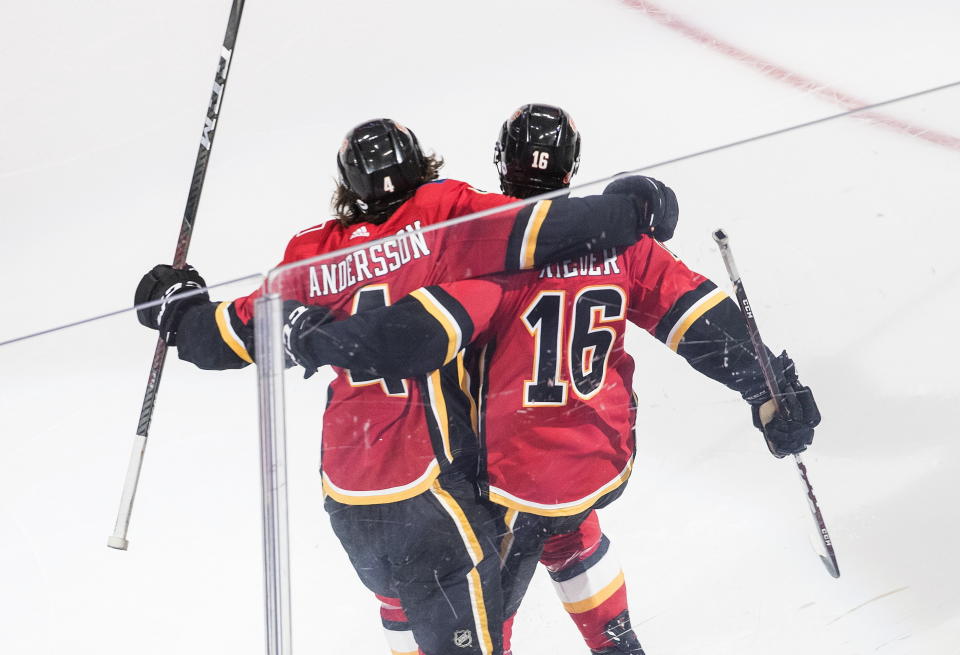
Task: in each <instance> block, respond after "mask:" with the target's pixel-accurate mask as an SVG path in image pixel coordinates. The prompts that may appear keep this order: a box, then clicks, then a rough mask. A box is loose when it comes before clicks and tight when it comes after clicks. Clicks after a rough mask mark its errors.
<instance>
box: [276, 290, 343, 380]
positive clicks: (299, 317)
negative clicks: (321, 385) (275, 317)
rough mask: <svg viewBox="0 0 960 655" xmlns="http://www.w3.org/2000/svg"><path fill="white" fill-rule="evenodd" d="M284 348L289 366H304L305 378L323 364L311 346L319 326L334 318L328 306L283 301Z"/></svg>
mask: <svg viewBox="0 0 960 655" xmlns="http://www.w3.org/2000/svg"><path fill="white" fill-rule="evenodd" d="M283 316H284V318H283V349H284V351H285V352H286V356H287V366H288V367H290V366H302V367H303V368H304V372H303V378H304V379H307V378H309V377H310V376H311V375H313V374H314V373H316V372H317V369H318V368H320V367H321V366H323V362H318V361H317V360H316V358H315V357H314V356H313V353H312V352H311V349H310V348H309V341H310V339H311V338H316V332H317V328H319V327H320V326H322V325H325V324H327V323H329V322H331V321H332V320H333V314H332V313H331V312H330V310H329V309H327V308H326V307H318V306H310V305H304V304H302V303H299V302H297V301H296V300H285V301H284V302H283Z"/></svg>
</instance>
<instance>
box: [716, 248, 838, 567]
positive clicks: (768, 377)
mask: <svg viewBox="0 0 960 655" xmlns="http://www.w3.org/2000/svg"><path fill="white" fill-rule="evenodd" d="M713 240H714V241H716V242H717V245H718V246H719V247H720V256H721V257H723V263H724V264H726V266H727V273H729V274H730V281H731V282H733V288H734V291H735V292H736V296H737V302H738V303H739V304H740V309H741V310H742V311H743V318H744V320H745V321H746V323H747V332H748V333H749V334H750V342H751V343H752V344H753V350H754V352H755V353H756V354H757V362H758V363H759V364H760V370H761V371H763V380H764V382H766V383H767V389H768V390H769V391H770V397H771V398H772V399H773V403H774V407H775V408H776V411H777V412H779V411H780V402H779V400H778V399H777V395H778V391H779V388H778V386H777V381H776V378H775V376H774V373H773V366H772V365H771V364H770V358H769V357H768V356H767V349H766V348H765V347H764V345H763V340H761V339H760V329H759V328H758V327H757V319H756V318H754V315H753V310H752V309H751V308H750V301H749V300H747V292H746V291H744V289H743V281H742V280H741V279H740V273H739V272H738V271H737V265H736V263H734V261H733V252H732V251H731V250H730V238H729V237H728V236H727V234H726V233H725V232H724V231H723V230H716V231H715V232H714V233H713ZM784 410H786V407H784ZM793 459H794V462H795V463H796V465H797V472H798V473H800V480H801V481H802V482H803V488H804V491H805V492H806V495H807V503H808V504H809V505H810V513H811V514H812V515H813V520H814V523H816V524H817V532H818V534H819V536H820V545H822V546H823V552H820V550H821V549H819V548H817V555H819V556H820V561H821V562H823V565H824V566H825V567H826V568H827V571H828V572H829V573H830V575H832V576H833V577H835V578H839V577H840V567H839V566H838V565H837V556H836V554H835V553H834V552H833V542H831V541H830V533H828V532H827V525H826V523H824V521H823V515H822V514H821V513H820V505H819V504H818V503H817V497H816V496H815V495H814V494H813V486H812V485H811V484H810V478H809V476H808V475H807V467H806V465H805V464H804V463H803V459H801V457H800V455H799V454H795V455H794V456H793Z"/></svg>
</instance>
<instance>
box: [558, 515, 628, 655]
mask: <svg viewBox="0 0 960 655" xmlns="http://www.w3.org/2000/svg"><path fill="white" fill-rule="evenodd" d="M540 562H541V563H542V564H544V565H545V566H546V567H547V569H548V570H549V572H550V577H551V578H552V579H553V586H554V589H556V591H557V595H558V596H559V597H560V600H561V602H562V603H563V606H564V609H566V610H567V612H568V613H569V614H570V618H571V619H573V622H574V623H575V624H576V625H577V629H578V630H580V634H582V635H583V640H584V641H585V642H586V644H587V646H588V647H589V648H590V649H591V650H603V649H606V648H610V647H611V646H613V645H614V644H613V642H612V641H611V639H610V636H609V634H608V633H607V627H608V624H609V623H610V622H611V621H612V620H614V619H615V618H617V617H618V616H620V615H621V614H624V615H626V614H625V613H626V612H627V590H626V585H625V584H624V579H623V570H622V569H621V568H620V563H619V562H618V561H617V558H616V557H615V556H614V554H613V553H612V552H611V546H610V540H609V539H607V537H606V536H605V535H603V534H602V533H601V532H600V524H599V521H598V520H597V515H596V512H592V513H591V514H590V515H589V516H588V517H587V520H585V521H584V522H583V523H582V524H581V526H580V529H579V530H577V531H576V532H570V533H567V534H561V535H556V536H554V537H551V538H550V539H549V540H547V542H546V544H545V546H544V550H543V555H542V556H541V558H540Z"/></svg>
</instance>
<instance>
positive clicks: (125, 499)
mask: <svg viewBox="0 0 960 655" xmlns="http://www.w3.org/2000/svg"><path fill="white" fill-rule="evenodd" d="M244 2H245V0H233V4H232V6H231V7H230V18H229V19H228V21H227V31H226V34H225V35H224V37H223V46H222V48H221V49H220V61H219V62H218V63H217V72H216V75H215V76H214V79H213V90H212V91H211V94H210V102H209V103H208V105H207V113H206V116H205V117H204V121H203V131H202V133H201V135H200V147H199V148H198V150H197V159H196V163H195V164H194V166H193V176H192V177H191V179H190V190H189V192H188V193H187V204H186V207H185V208H184V210H183V221H182V222H181V223H180V235H179V236H178V238H177V246H176V249H175V250H174V253H173V266H174V268H183V267H184V266H185V265H186V262H187V251H188V250H189V248H190V239H191V238H192V237H193V227H194V224H195V222H196V218H197V208H198V207H199V205H200V194H201V193H202V191H203V182H204V180H205V179H206V176H207V164H208V162H209V161H210V150H211V149H212V148H213V138H214V136H215V135H216V129H217V121H218V120H219V118H220V107H221V106H222V104H223V95H224V91H225V90H226V87H227V76H228V74H229V72H230V64H231V61H232V60H233V49H234V45H235V44H236V41H237V31H238V30H239V28H240V16H241V15H242V14H243V5H244ZM166 356H167V344H166V343H164V341H163V339H157V346H156V349H155V350H154V353H153V362H152V363H151V365H150V373H149V375H148V377H147V388H146V391H144V394H143V404H142V405H141V407H140V421H139V422H138V423H137V434H136V438H135V440H134V447H133V453H132V455H131V458H130V463H129V465H128V468H127V477H126V479H125V482H124V487H123V493H122V494H121V497H120V509H119V511H118V512H117V521H116V523H115V525H114V529H113V535H112V536H111V537H110V539H109V540H108V541H107V545H108V546H110V547H111V548H117V549H119V550H126V548H127V544H128V542H127V528H128V527H129V524H130V514H131V512H132V511H133V500H134V497H135V496H136V494H137V486H138V485H139V482H140V470H141V468H142V466H143V456H144V452H145V450H146V447H147V435H148V433H149V432H150V422H151V421H152V420H153V408H154V406H155V404H156V400H157V391H158V390H159V388H160V376H161V375H162V374H163V364H164V361H165V360H166Z"/></svg>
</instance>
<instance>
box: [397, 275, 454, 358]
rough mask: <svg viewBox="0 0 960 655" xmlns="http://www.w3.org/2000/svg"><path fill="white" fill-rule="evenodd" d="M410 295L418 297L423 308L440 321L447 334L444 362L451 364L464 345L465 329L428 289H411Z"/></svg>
mask: <svg viewBox="0 0 960 655" xmlns="http://www.w3.org/2000/svg"><path fill="white" fill-rule="evenodd" d="M410 295H411V296H413V297H414V298H416V299H417V301H418V302H419V303H420V304H421V305H423V308H424V309H425V310H427V312H428V313H429V314H430V315H431V316H432V317H433V318H435V319H436V320H437V322H438V323H440V326H441V327H442V328H443V330H444V332H446V334H447V352H446V355H444V358H443V363H444V364H449V363H450V362H451V361H453V358H454V357H456V356H457V353H458V352H460V349H461V348H462V347H463V331H462V330H461V329H460V325H459V324H458V323H457V321H456V319H455V318H454V317H453V316H452V315H451V314H450V312H449V311H447V308H446V307H444V306H443V305H442V304H441V303H440V301H439V300H437V298H436V297H435V296H434V295H433V294H432V293H430V291H428V290H427V289H416V290H415V291H411V292H410Z"/></svg>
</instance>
